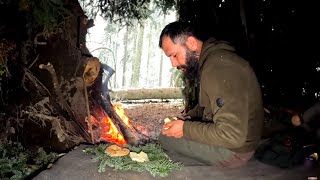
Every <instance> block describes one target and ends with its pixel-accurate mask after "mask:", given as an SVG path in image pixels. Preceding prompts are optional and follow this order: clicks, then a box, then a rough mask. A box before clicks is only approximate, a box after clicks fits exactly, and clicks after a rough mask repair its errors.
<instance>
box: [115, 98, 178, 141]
mask: <svg viewBox="0 0 320 180" xmlns="http://www.w3.org/2000/svg"><path fill="white" fill-rule="evenodd" d="M114 104H116V103H114ZM117 104H119V102H117ZM120 104H121V105H122V108H123V109H124V110H125V112H126V115H127V117H128V118H129V119H130V121H131V123H132V125H133V126H134V127H135V128H136V129H137V130H138V131H140V132H141V133H142V134H144V135H146V136H148V137H149V138H150V141H155V140H157V139H158V136H159V134H160V131H161V127H162V125H163V120H164V119H165V118H166V117H169V116H177V115H179V114H181V112H182V111H183V109H184V105H183V102H182V101H180V100H175V101H165V102H164V101H149V102H148V101H147V102H131V103H128V102H121V103H120Z"/></svg>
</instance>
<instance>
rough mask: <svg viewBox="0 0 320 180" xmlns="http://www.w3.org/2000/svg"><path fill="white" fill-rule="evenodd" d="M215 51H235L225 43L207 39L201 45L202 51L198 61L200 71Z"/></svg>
mask: <svg viewBox="0 0 320 180" xmlns="http://www.w3.org/2000/svg"><path fill="white" fill-rule="evenodd" d="M215 50H228V51H235V48H234V47H232V46H231V45H230V44H229V43H228V42H226V41H217V40H216V39H215V38H209V39H208V40H206V41H205V42H204V43H203V45H202V50H201V53H200V59H199V68H200V69H201V68H202V66H203V64H204V63H205V61H206V59H207V57H208V56H209V55H210V53H212V52H214V51H215Z"/></svg>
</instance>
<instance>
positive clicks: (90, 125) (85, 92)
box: [83, 77, 95, 144]
mask: <svg viewBox="0 0 320 180" xmlns="http://www.w3.org/2000/svg"><path fill="white" fill-rule="evenodd" d="M83 88H84V96H85V99H86V108H87V116H88V125H89V131H90V136H91V141H92V143H93V144H94V143H95V142H94V138H93V131H92V123H91V115H90V107H89V99H88V91H87V86H86V81H85V79H84V77H83Z"/></svg>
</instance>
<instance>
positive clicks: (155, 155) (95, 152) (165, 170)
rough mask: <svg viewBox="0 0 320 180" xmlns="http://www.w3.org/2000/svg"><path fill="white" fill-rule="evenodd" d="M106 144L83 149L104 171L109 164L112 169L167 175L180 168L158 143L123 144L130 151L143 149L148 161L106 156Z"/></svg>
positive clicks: (179, 164)
mask: <svg viewBox="0 0 320 180" xmlns="http://www.w3.org/2000/svg"><path fill="white" fill-rule="evenodd" d="M107 146H108V144H100V145H97V146H94V147H89V148H86V149H85V150H84V152H85V153H87V154H90V155H92V156H93V160H94V161H97V162H99V167H98V171H99V172H105V170H106V167H107V166H109V167H111V168H113V169H114V170H121V171H127V170H131V171H137V172H143V171H148V172H149V173H150V174H151V175H152V176H154V177H155V176H161V177H165V176H168V175H169V174H170V173H171V172H172V171H175V170H181V168H182V167H183V165H182V163H179V162H173V161H172V160H171V159H170V157H169V156H168V155H167V154H166V153H165V152H164V151H163V149H162V148H161V146H160V145H158V144H147V145H145V146H139V147H136V146H130V145H127V146H125V147H126V148H128V149H129V150H130V151H131V152H136V153H139V152H140V151H143V152H145V153H147V154H148V158H149V161H148V162H142V163H141V162H136V161H132V160H131V158H130V157H129V155H127V156H120V157H111V156H108V155H107V154H106V153H105V152H104V150H105V148H106V147H107Z"/></svg>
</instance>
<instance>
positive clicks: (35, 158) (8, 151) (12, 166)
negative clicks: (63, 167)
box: [0, 141, 58, 180]
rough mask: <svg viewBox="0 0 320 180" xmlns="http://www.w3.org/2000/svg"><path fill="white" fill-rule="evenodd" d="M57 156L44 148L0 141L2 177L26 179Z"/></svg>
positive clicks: (0, 177) (0, 171)
mask: <svg viewBox="0 0 320 180" xmlns="http://www.w3.org/2000/svg"><path fill="white" fill-rule="evenodd" d="M57 158H58V156H57V154H56V153H46V152H45V151H44V150H43V148H38V149H37V150H36V151H34V150H33V151H31V150H27V149H25V148H24V147H23V146H22V145H21V144H20V143H18V142H12V141H9V142H6V143H0V179H4V180H5V179H24V178H26V177H27V176H29V175H31V174H32V173H33V172H35V171H36V170H38V169H39V168H41V167H43V166H44V165H47V164H49V163H52V162H54V161H55V160H56V159H57Z"/></svg>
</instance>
